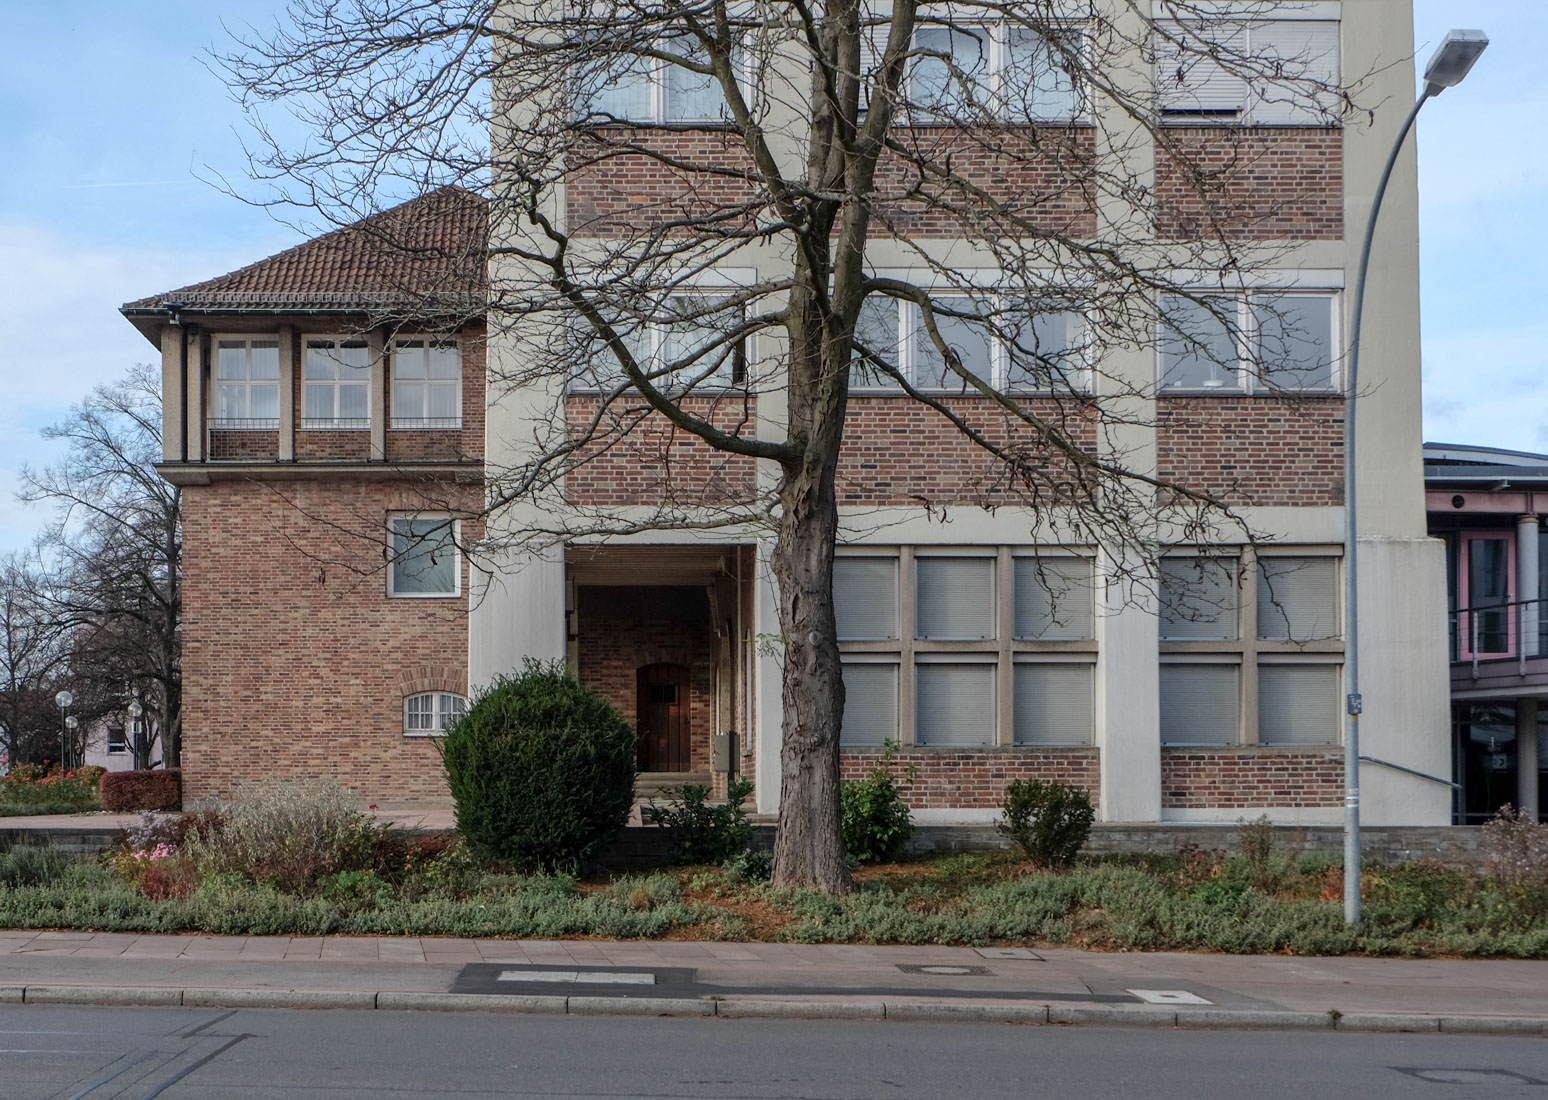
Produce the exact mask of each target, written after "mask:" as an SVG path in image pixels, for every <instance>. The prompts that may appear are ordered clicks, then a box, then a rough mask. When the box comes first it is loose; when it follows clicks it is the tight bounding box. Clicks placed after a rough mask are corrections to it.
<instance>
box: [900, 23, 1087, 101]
mask: <svg viewBox="0 0 1548 1100" xmlns="http://www.w3.org/2000/svg"><path fill="white" fill-rule="evenodd" d="M881 37H884V36H878V38H881ZM873 41H874V44H873V45H872V47H871V48H872V50H873V51H875V52H876V53H877V54H878V55H879V53H880V46H881V42H880V41H875V40H873ZM913 45H914V52H913V61H912V64H911V66H910V69H909V74H908V85H907V92H908V101H909V104H910V107H911V110H910V115H909V120H910V121H911V122H915V123H921V122H923V123H930V122H936V121H939V122H946V123H949V122H954V121H957V120H960V119H963V118H973V117H977V116H992V117H999V118H1006V119H1012V120H1015V119H1025V120H1029V121H1038V120H1066V119H1071V118H1074V117H1076V116H1077V115H1079V114H1080V113H1081V102H1080V95H1079V89H1078V87H1077V84H1076V80H1075V76H1074V75H1073V74H1074V73H1077V72H1079V58H1080V50H1081V33H1080V30H1079V29H1078V27H1075V26H1073V25H1063V26H1057V27H1044V26H1030V25H1027V24H1025V23H1019V22H1015V21H1012V20H995V21H991V22H984V23H972V22H967V21H959V20H949V19H941V18H937V17H933V16H931V15H930V14H928V9H926V10H925V14H924V16H923V18H922V20H921V25H920V26H919V27H918V28H917V29H916V30H915V31H914V43H913Z"/></svg>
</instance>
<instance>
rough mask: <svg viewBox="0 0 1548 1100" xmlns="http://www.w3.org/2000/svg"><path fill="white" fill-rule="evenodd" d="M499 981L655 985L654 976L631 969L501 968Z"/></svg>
mask: <svg viewBox="0 0 1548 1100" xmlns="http://www.w3.org/2000/svg"><path fill="white" fill-rule="evenodd" d="M496 981H501V982H574V983H578V984H582V985H655V984H656V976H655V975H654V974H651V973H648V972H644V971H633V970H502V971H500V976H499V978H497V979H496Z"/></svg>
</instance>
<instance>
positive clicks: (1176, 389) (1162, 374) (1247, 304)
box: [1155, 287, 1344, 397]
mask: <svg viewBox="0 0 1548 1100" xmlns="http://www.w3.org/2000/svg"><path fill="white" fill-rule="evenodd" d="M1197 296H1198V297H1200V298H1221V299H1229V300H1231V301H1232V304H1233V306H1234V312H1235V314H1236V327H1235V330H1234V333H1233V340H1232V343H1233V344H1234V345H1235V351H1236V366H1235V367H1234V368H1230V369H1229V370H1227V368H1225V367H1223V366H1221V367H1220V368H1219V369H1220V370H1221V372H1222V373H1223V374H1226V375H1227V377H1229V376H1230V375H1234V376H1235V380H1234V383H1233V382H1231V381H1226V380H1222V381H1221V382H1220V383H1219V384H1218V385H1210V384H1209V383H1208V382H1206V383H1204V384H1203V385H1201V386H1179V385H1172V384H1170V383H1168V382H1167V380H1166V344H1167V341H1168V339H1170V338H1172V337H1173V336H1174V335H1176V330H1175V329H1173V328H1172V326H1170V325H1169V324H1168V323H1167V321H1166V318H1165V316H1164V315H1162V314H1161V313H1160V310H1159V307H1158V317H1157V322H1156V355H1155V358H1156V389H1157V392H1158V393H1159V394H1160V395H1161V396H1163V397H1170V396H1172V395H1174V394H1187V395H1189V396H1198V395H1207V396H1230V397H1242V396H1249V397H1251V396H1262V395H1269V396H1274V395H1279V394H1285V395H1296V396H1300V395H1320V394H1339V393H1342V392H1343V388H1344V364H1343V351H1344V331H1343V322H1344V316H1343V292H1342V291H1340V290H1337V289H1332V288H1324V289H1318V288H1311V287H1287V288H1285V289H1277V288H1262V289H1255V290H1250V291H1246V292H1243V291H1232V290H1222V291H1219V292H1214V291H1202V290H1201V291H1200V292H1199V293H1198V295H1197ZM1163 297H1168V298H1176V299H1184V300H1186V299H1185V298H1184V296H1183V295H1177V294H1171V295H1164V296H1163ZM1279 298H1321V299H1326V300H1327V302H1328V316H1329V325H1328V332H1329V342H1330V344H1331V346H1330V348H1329V349H1328V352H1329V354H1328V360H1329V366H1328V384H1327V385H1326V386H1306V387H1303V388H1300V389H1297V388H1294V387H1290V386H1272V385H1270V384H1269V383H1267V382H1265V381H1263V380H1262V379H1261V378H1259V377H1258V376H1257V372H1256V370H1255V369H1254V366H1253V364H1254V359H1255V356H1254V353H1255V352H1258V353H1260V355H1261V346H1260V344H1259V338H1260V329H1259V325H1258V316H1257V310H1256V309H1254V306H1255V305H1257V304H1258V303H1260V302H1262V301H1264V300H1268V299H1279Z"/></svg>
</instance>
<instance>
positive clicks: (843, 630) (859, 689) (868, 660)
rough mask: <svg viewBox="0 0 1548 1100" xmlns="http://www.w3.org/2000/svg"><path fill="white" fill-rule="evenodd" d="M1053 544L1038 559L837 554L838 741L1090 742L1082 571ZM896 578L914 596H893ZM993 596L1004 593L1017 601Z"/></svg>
mask: <svg viewBox="0 0 1548 1100" xmlns="http://www.w3.org/2000/svg"><path fill="white" fill-rule="evenodd" d="M1021 549H1022V551H1023V552H1025V548H1021ZM1050 549H1051V552H1050V553H1049V554H1047V555H1044V556H1040V557H1038V558H1034V557H1031V556H1030V555H1028V556H1026V557H1025V558H1023V557H1019V556H1017V555H1016V554H1015V553H1014V552H1013V550H1012V548H1010V547H992V548H991V547H971V548H965V549H952V550H947V549H946V548H944V547H941V548H934V547H932V548H923V547H921V548H918V549H916V548H914V547H900V548H896V549H893V548H875V547H866V548H864V549H860V548H853V549H848V548H846V549H844V550H841V551H840V553H839V555H838V557H837V558H836V559H835V561H834V564H833V599H834V612H835V616H836V618H837V627H838V641H839V652H840V655H841V658H842V660H843V665H844V684H845V688H846V691H847V693H848V695H847V700H846V702H845V710H844V718H843V727H842V735H841V738H840V743H841V744H843V745H845V746H852V747H857V748H858V747H864V746H875V745H879V744H881V742H882V741H883V740H884V739H885V738H892V737H895V738H897V739H898V740H899V741H900V742H901V743H902V744H904V745H908V746H915V745H917V746H932V747H946V748H950V747H971V746H1002V747H1007V748H1009V747H1011V746H1015V745H1020V746H1045V747H1046V746H1054V745H1070V746H1081V745H1089V744H1091V742H1092V726H1093V710H1094V700H1095V694H1094V687H1093V685H1094V683H1095V664H1096V643H1095V641H1094V640H1093V638H1092V632H1093V615H1092V604H1093V585H1092V563H1091V561H1090V559H1089V558H1081V557H1077V556H1075V554H1074V553H1072V552H1070V551H1068V550H1065V551H1063V552H1060V551H1059V550H1058V549H1057V548H1050ZM1039 565H1040V566H1042V567H1043V568H1042V569H1041V570H1038V569H1037V568H1035V567H1037V566H1039ZM900 578H911V584H912V592H910V590H909V589H908V588H907V587H904V588H902V590H901V592H900V585H899V581H900ZM1001 592H1004V593H1007V594H1009V593H1014V601H1013V602H1014V607H1011V606H1005V605H1004V603H1003V602H1002V600H1001V598H999V597H998V596H997V595H996V594H997V593H1001ZM1012 622H1014V623H1015V624H1016V625H1015V627H1014V629H1012V627H1011V623H1012ZM900 700H908V701H910V702H911V703H912V705H911V706H902V705H900Z"/></svg>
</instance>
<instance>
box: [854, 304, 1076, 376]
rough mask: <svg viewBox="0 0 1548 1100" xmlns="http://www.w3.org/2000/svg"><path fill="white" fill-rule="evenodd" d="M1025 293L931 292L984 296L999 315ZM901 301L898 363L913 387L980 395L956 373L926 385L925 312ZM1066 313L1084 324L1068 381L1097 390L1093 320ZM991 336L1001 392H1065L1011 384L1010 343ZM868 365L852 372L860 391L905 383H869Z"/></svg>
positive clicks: (991, 364)
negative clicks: (922, 352)
mask: <svg viewBox="0 0 1548 1100" xmlns="http://www.w3.org/2000/svg"><path fill="white" fill-rule="evenodd" d="M875 297H877V298H889V296H887V295H876V296H875ZM1021 297H1023V295H1021V294H1013V293H1009V292H1006V291H990V292H982V293H977V294H975V293H973V292H971V291H969V290H966V289H963V288H958V287H940V288H937V289H935V290H934V291H932V292H931V298H932V300H933V299H936V298H967V299H974V298H979V299H982V300H983V301H984V303H985V304H986V305H988V306H989V307H990V308H991V309H992V310H993V311H994V312H995V313H996V314H1001V313H1003V311H1005V310H1007V309H1009V308H1010V304H1011V303H1013V302H1014V301H1015V300H1016V299H1018V298H1021ZM890 300H891V301H892V302H893V303H895V306H896V310H897V333H898V342H897V354H896V366H897V368H898V370H899V371H900V372H902V375H903V377H904V378H905V379H906V380H907V381H908V384H909V385H910V386H913V387H914V388H915V389H917V390H919V391H921V392H923V393H930V394H967V395H972V394H977V393H978V392H979V391H978V390H977V389H975V388H974V387H973V386H972V385H971V384H970V383H969V382H968V380H967V379H965V378H962V377H961V376H959V375H956V374H953V375H952V378H953V382H952V384H950V385H947V386H926V385H923V384H921V379H920V372H921V371H922V370H923V366H924V365H923V363H922V362H920V361H919V351H918V347H917V341H918V340H920V339H923V338H925V332H926V330H925V325H924V311H923V310H922V309H921V308H920V307H919V306H918V305H917V304H915V303H913V302H910V301H908V300H907V299H904V298H890ZM1062 312H1064V313H1067V314H1070V315H1071V316H1073V317H1074V319H1075V323H1076V325H1077V327H1078V329H1079V332H1078V334H1077V337H1076V340H1077V344H1078V345H1079V346H1078V347H1077V348H1076V349H1075V351H1074V353H1073V355H1072V356H1071V358H1072V359H1073V360H1074V365H1072V367H1071V369H1070V370H1069V371H1068V373H1066V375H1065V380H1066V383H1067V385H1068V388H1069V389H1070V390H1072V391H1074V392H1077V393H1087V392H1089V391H1090V389H1091V384H1092V371H1093V364H1092V362H1091V358H1090V349H1089V348H1088V347H1087V346H1086V344H1087V341H1086V339H1085V333H1086V331H1087V330H1088V327H1089V324H1090V321H1089V319H1088V317H1087V315H1086V313H1085V311H1084V310H1079V309H1071V310H1064V311H1062ZM988 338H989V378H988V379H986V381H988V383H989V385H990V386H991V387H993V388H994V389H995V390H997V391H999V392H1000V393H1013V394H1051V393H1058V392H1063V391H1061V390H1060V389H1058V388H1056V387H1054V386H1034V385H1030V384H1017V385H1014V386H1012V385H1011V378H1010V372H1011V352H1010V348H1009V347H1007V346H1006V342H1005V340H1004V339H1003V338H1002V337H1001V336H1000V334H999V333H998V332H990V333H988ZM867 379H868V375H867V372H866V368H865V367H863V366H862V367H861V368H860V370H858V371H856V372H854V373H853V375H852V381H851V383H850V388H851V389H852V390H853V391H855V392H856V393H898V392H900V390H901V389H902V387H900V386H897V385H891V384H883V383H880V382H875V383H872V382H868V380H867Z"/></svg>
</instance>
